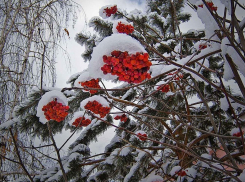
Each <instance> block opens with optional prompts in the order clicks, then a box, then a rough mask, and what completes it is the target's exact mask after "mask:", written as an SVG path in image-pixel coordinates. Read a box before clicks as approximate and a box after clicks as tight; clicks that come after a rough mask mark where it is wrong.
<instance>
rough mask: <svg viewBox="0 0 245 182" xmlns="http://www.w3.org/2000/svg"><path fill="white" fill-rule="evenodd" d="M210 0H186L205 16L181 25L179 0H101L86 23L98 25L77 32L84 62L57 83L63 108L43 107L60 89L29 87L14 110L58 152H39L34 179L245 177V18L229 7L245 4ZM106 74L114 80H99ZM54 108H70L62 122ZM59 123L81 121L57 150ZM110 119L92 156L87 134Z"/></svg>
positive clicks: (31, 131) (57, 96) (24, 125)
mask: <svg viewBox="0 0 245 182" xmlns="http://www.w3.org/2000/svg"><path fill="white" fill-rule="evenodd" d="M216 3H217V4H213V2H210V1H204V0H203V1H194V0H193V1H192V0H189V1H187V4H188V5H189V6H190V7H192V8H193V9H194V10H195V11H196V12H197V14H198V16H199V18H200V19H201V20H202V22H203V23H204V24H205V30H204V31H203V30H202V31H199V30H190V31H188V32H187V33H182V32H181V30H180V28H179V24H180V23H181V22H184V21H187V20H188V19H189V18H190V15H188V14H187V13H182V12H181V8H182V7H183V6H184V1H147V5H148V10H147V13H143V12H141V11H138V10H135V11H133V12H130V13H127V12H124V11H120V10H117V7H116V6H106V7H103V8H102V9H101V10H100V15H101V17H103V18H107V19H101V18H100V17H95V18H93V19H92V20H90V23H89V24H90V26H92V27H93V28H94V30H95V31H96V34H95V35H89V34H86V33H79V34H78V35H77V42H78V43H80V44H81V45H85V48H86V50H85V52H84V54H83V57H84V59H85V61H90V63H89V66H88V69H87V70H85V71H83V72H82V73H78V74H75V75H73V76H72V77H71V78H70V79H69V81H68V82H69V83H71V87H70V88H63V89H62V90H61V91H62V92H63V94H64V95H65V96H66V97H67V98H68V100H69V102H68V105H69V107H70V109H69V111H67V110H65V109H62V110H59V109H58V108H57V107H50V104H51V103H55V102H57V100H60V103H61V100H62V99H61V98H63V97H64V96H63V95H62V93H60V92H56V93H54V92H53V91H51V90H52V89H43V90H37V91H33V92H32V94H31V95H30V97H29V99H28V100H27V101H26V102H24V103H22V104H21V105H20V106H19V107H18V108H16V110H15V115H16V117H17V118H18V119H19V122H18V125H16V127H17V128H20V129H21V131H22V132H25V133H28V134H32V135H33V136H36V137H42V138H43V140H46V141H47V145H48V146H50V145H52V146H53V148H54V151H55V152H56V154H57V157H55V158H54V157H53V156H51V155H46V154H45V157H47V158H49V159H52V160H53V161H55V162H56V163H55V162H54V163H53V166H52V167H50V166H48V164H49V163H45V164H44V165H43V167H44V170H42V169H40V171H41V172H38V173H39V174H38V175H36V176H35V178H33V181H52V180H57V181H91V182H92V181H113V180H114V181H124V182H126V181H152V182H153V181H154V182H156V181H184V180H185V181H203V180H205V181H244V172H243V169H244V167H242V166H240V164H243V163H244V159H243V158H242V156H243V155H244V136H243V132H244V129H243V126H244V120H243V117H244V106H245V102H244V93H245V92H244V91H243V89H244V84H243V80H244V74H245V73H244V69H243V67H244V61H245V59H244V51H245V49H244V47H243V42H244V41H243V40H244V34H243V33H241V32H243V29H244V24H245V21H244V19H239V18H238V13H237V12H238V11H244V9H245V8H244V6H243V5H242V4H240V3H239V2H238V1H235V0H234V1H230V2H229V3H223V2H222V1H220V2H219V1H216ZM217 10H219V11H217ZM221 12H222V13H221ZM109 17H110V18H109ZM118 33H125V34H118ZM126 34H127V35H126ZM139 42H140V44H139ZM144 49H145V50H144ZM132 50H137V51H135V52H133V53H132ZM124 51H128V52H124ZM130 51H131V52H130ZM146 51H147V53H146ZM137 52H138V53H137ZM140 52H143V53H140ZM148 55H149V59H148ZM120 64H121V65H120ZM119 65H120V66H119ZM142 65H143V66H142ZM149 67H150V69H149ZM97 68H98V69H97ZM132 69H134V71H132ZM119 70H121V71H119ZM102 71H103V72H102ZM110 74H112V75H110ZM113 74H114V75H113ZM115 75H117V76H115ZM104 79H107V80H108V79H110V80H113V81H115V82H119V81H121V82H119V83H122V84H121V85H120V86H119V87H116V88H112V89H107V88H105V86H104V83H103V81H104ZM230 85H232V87H231V86H230ZM232 89H234V90H232ZM69 91H73V92H69ZM88 91H89V92H88ZM50 98H52V99H53V100H52V99H51V100H52V101H51V100H50ZM44 100H46V102H45V104H47V105H45V104H44V103H43V101H44ZM89 101H90V102H89ZM40 103H42V104H43V105H41V106H43V107H40ZM62 103H63V105H62V106H59V107H65V108H66V105H67V102H65V101H62ZM100 104H101V105H100ZM47 107H49V110H47V111H46V109H45V108H47ZM108 107H110V108H111V109H112V108H113V109H114V110H110V111H109V110H108ZM42 108H44V109H43V113H46V119H45V118H41V116H40V114H39V113H40V111H41V110H42ZM55 110H56V112H55ZM58 112H59V113H60V112H61V113H62V116H63V115H65V116H66V115H67V113H68V112H69V114H68V116H67V117H66V119H64V120H63V121H60V120H59V119H57V118H56V117H58V116H56V115H55V113H58ZM41 113H42V112H41ZM50 113H51V114H50ZM52 113H53V115H54V116H53V115H52ZM49 114H50V115H49ZM39 117H40V118H39ZM49 117H51V118H52V119H50V118H49ZM30 118H31V119H30ZM55 120H56V121H57V120H58V121H59V122H56V121H55ZM115 120H119V124H118V125H116V124H115V123H114V122H115ZM40 121H41V122H42V123H40ZM68 123H69V124H68ZM70 125H71V126H70ZM64 127H66V128H68V129H71V131H73V133H74V132H76V131H79V132H80V131H81V130H82V129H83V130H82V131H81V134H80V136H79V137H78V138H77V139H76V140H75V141H74V142H73V143H72V144H71V145H70V147H69V151H68V153H67V155H65V156H64V157H63V158H60V157H59V153H60V150H61V149H62V148H63V146H64V145H63V146H62V147H61V148H57V146H56V145H55V141H54V140H53V139H52V134H55V133H57V132H59V131H61V130H62V128H64ZM85 127H86V128H85ZM109 127H115V136H114V137H113V138H112V140H111V142H110V143H109V144H108V145H107V146H106V147H105V150H104V152H103V153H101V154H97V155H94V156H91V155H90V149H89V145H90V143H91V142H92V141H95V140H96V139H97V137H98V136H99V135H100V134H101V133H103V132H104V131H106V130H107V129H108V128H109ZM37 128H38V129H37ZM51 129H52V133H51ZM71 136H72V135H71ZM49 137H51V139H52V141H50V142H49V141H48V139H49ZM69 139H70V138H68V139H67V140H69ZM67 140H66V141H67ZM65 143H66V142H65ZM65 143H64V144H65ZM19 147H20V146H19ZM45 147H46V146H42V149H44V148H45ZM32 149H33V150H35V151H36V152H38V151H39V150H40V148H39V147H33V148H32ZM41 155H43V154H40V155H39V154H38V157H41ZM35 156H37V155H35ZM10 159H11V158H10ZM40 163H42V161H41V162H40ZM42 164H43V163H42ZM30 179H32V177H30Z"/></svg>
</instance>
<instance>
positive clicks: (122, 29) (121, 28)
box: [116, 22, 134, 34]
mask: <svg viewBox="0 0 245 182" xmlns="http://www.w3.org/2000/svg"><path fill="white" fill-rule="evenodd" d="M116 29H117V31H118V32H119V33H126V34H130V33H132V32H133V31H134V27H133V26H132V25H130V24H128V25H125V24H123V23H122V22H119V23H118V25H117V27H116Z"/></svg>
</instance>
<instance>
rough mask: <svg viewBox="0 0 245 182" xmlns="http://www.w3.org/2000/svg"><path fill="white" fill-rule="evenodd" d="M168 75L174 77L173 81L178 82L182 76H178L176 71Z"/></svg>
mask: <svg viewBox="0 0 245 182" xmlns="http://www.w3.org/2000/svg"><path fill="white" fill-rule="evenodd" d="M168 75H175V77H174V80H176V81H179V80H180V79H181V78H183V75H182V74H178V72H177V71H175V72H173V73H169V74H168Z"/></svg>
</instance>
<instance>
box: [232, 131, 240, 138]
mask: <svg viewBox="0 0 245 182" xmlns="http://www.w3.org/2000/svg"><path fill="white" fill-rule="evenodd" d="M233 136H236V137H240V136H242V134H241V132H237V133H234V134H233Z"/></svg>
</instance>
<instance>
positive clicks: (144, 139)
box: [137, 133, 147, 141]
mask: <svg viewBox="0 0 245 182" xmlns="http://www.w3.org/2000/svg"><path fill="white" fill-rule="evenodd" d="M137 136H138V137H139V139H140V140H142V141H146V138H144V137H147V135H146V134H145V133H144V134H141V133H138V134H137Z"/></svg>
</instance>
